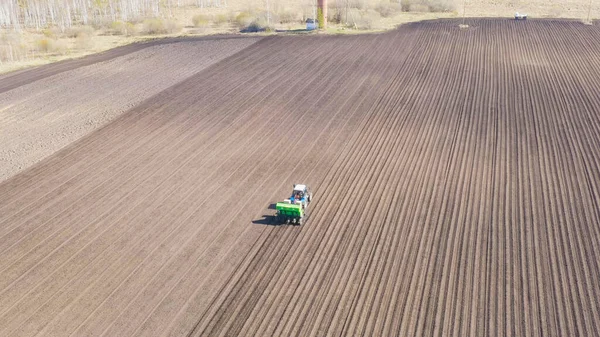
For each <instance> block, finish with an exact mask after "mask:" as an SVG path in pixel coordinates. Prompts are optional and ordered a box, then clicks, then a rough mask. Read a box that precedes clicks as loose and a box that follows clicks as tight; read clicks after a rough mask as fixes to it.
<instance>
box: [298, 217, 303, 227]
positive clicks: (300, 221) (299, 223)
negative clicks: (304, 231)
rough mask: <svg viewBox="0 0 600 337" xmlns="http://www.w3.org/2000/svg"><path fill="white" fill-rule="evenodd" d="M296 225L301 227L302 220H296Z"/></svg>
mask: <svg viewBox="0 0 600 337" xmlns="http://www.w3.org/2000/svg"><path fill="white" fill-rule="evenodd" d="M297 223H298V226H301V225H302V218H300V219H298V222H297Z"/></svg>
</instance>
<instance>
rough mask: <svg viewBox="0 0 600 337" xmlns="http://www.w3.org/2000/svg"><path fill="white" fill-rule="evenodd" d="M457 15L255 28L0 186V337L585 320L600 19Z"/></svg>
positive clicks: (542, 330) (374, 330) (507, 326)
mask: <svg viewBox="0 0 600 337" xmlns="http://www.w3.org/2000/svg"><path fill="white" fill-rule="evenodd" d="M458 23H460V22H458V21H452V20H447V21H446V20H444V21H433V22H425V23H415V24H410V25H406V26H403V27H401V28H400V29H399V30H397V31H394V32H390V33H386V34H381V35H361V36H302V37H268V38H265V39H262V40H261V41H259V42H257V43H254V44H252V45H251V46H249V47H248V48H246V49H244V50H242V51H241V52H239V53H237V54H235V55H233V56H231V57H229V58H227V59H226V60H225V61H222V62H219V63H216V64H214V65H212V66H210V67H208V68H206V69H204V70H203V71H201V72H199V73H198V74H197V75H194V76H192V77H190V78H189V79H187V80H185V81H183V82H181V83H179V84H177V85H174V86H172V87H170V88H168V89H167V90H165V91H163V92H161V93H159V94H157V95H155V96H153V97H152V98H150V99H148V100H146V101H144V102H143V103H141V104H138V105H136V106H135V107H133V108H132V109H131V110H130V111H128V112H126V113H124V114H122V115H121V116H120V117H118V118H117V119H116V120H114V121H113V122H112V123H110V124H108V125H106V126H104V127H102V128H101V129H99V130H97V131H95V132H93V133H92V134H90V135H88V136H86V137H85V138H83V139H81V140H79V141H77V142H74V143H72V144H71V145H69V146H68V147H67V148H66V149H63V150H61V151H59V152H58V153H56V154H55V155H53V156H51V157H49V158H47V159H46V160H44V161H43V162H41V163H39V164H37V165H35V166H33V167H31V168H29V169H27V170H25V171H24V172H22V173H20V174H18V175H16V176H14V177H12V178H10V179H8V180H6V181H4V182H3V183H0V254H2V256H3V258H2V259H0V335H10V336H35V335H39V336H46V335H48V336H69V335H72V336H88V335H93V336H101V335H103V336H129V335H136V336H137V335H143V336H207V335H208V336H213V335H214V336H216V335H228V336H235V335H257V336H269V335H278V336H290V335H295V336H317V335H367V336H391V335H398V336H422V335H428V336H430V335H434V336H448V335H453V336H465V335H471V336H492V335H493V336H496V335H502V336H597V335H598V334H599V333H600V314H599V312H600V302H599V301H598V298H600V268H599V263H600V262H599V261H600V244H599V243H600V208H599V207H598V202H599V201H600V172H599V171H598V169H597V167H598V161H599V160H600V146H599V145H600V143H599V142H600V116H599V115H598V111H600V94H599V93H598V90H597V88H599V87H600V57H599V56H598V55H600V54H599V50H598V49H599V48H600V47H599V46H600V29H599V28H597V27H595V26H584V25H582V24H580V23H577V22H561V21H552V20H547V21H527V22H515V21H509V20H468V22H467V23H468V24H469V26H470V28H469V29H468V30H459V28H458ZM307 51H311V52H307ZM293 183H307V184H309V185H310V186H311V187H312V189H313V191H314V201H313V203H312V205H311V217H310V220H309V221H308V222H307V223H306V224H304V225H303V226H275V225H272V224H270V223H269V220H270V217H269V215H271V214H272V210H270V209H269V205H271V204H272V203H273V202H276V201H278V200H280V199H282V198H284V197H286V196H287V195H288V193H289V192H290V189H291V187H292V184H293Z"/></svg>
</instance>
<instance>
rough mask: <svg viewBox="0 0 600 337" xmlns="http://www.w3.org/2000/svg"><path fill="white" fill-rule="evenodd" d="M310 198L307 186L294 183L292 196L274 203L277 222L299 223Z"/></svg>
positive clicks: (310, 194) (303, 216)
mask: <svg viewBox="0 0 600 337" xmlns="http://www.w3.org/2000/svg"><path fill="white" fill-rule="evenodd" d="M311 200H312V193H310V191H309V189H308V186H306V185H301V184H296V185H294V190H293V191H292V196H291V197H290V198H289V199H285V200H284V201H283V202H278V203H277V204H276V205H275V209H276V211H277V213H276V218H277V221H278V222H279V223H293V224H296V225H301V224H302V222H303V221H304V219H305V215H306V208H307V207H308V204H309V203H310V202H311Z"/></svg>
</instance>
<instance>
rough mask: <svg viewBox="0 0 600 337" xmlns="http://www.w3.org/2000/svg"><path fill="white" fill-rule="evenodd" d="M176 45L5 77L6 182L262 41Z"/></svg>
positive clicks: (0, 115) (0, 156)
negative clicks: (119, 117) (154, 98)
mask: <svg viewBox="0 0 600 337" xmlns="http://www.w3.org/2000/svg"><path fill="white" fill-rule="evenodd" d="M177 41H178V39H168V40H157V41H154V42H150V43H143V44H142V43H140V44H132V45H129V46H125V47H120V48H116V49H114V50H111V51H108V52H105V53H102V54H97V55H93V56H90V57H87V58H83V59H79V60H74V61H68V62H61V63H59V64H53V65H48V66H43V67H39V68H36V69H32V70H27V71H22V72H18V73H16V74H8V75H4V76H3V77H0V182H1V181H3V180H6V179H8V178H9V177H11V176H13V175H15V174H16V173H18V172H19V171H21V170H23V169H24V168H27V167H29V166H31V165H33V164H35V163H37V162H39V161H40V160H42V159H44V158H46V157H48V156H50V155H52V154H53V153H55V152H56V151H58V150H60V149H62V148H63V147H65V146H67V145H69V144H70V143H72V142H74V141H75V140H77V139H79V138H81V137H83V136H85V135H87V134H89V133H91V132H92V131H94V130H95V129H97V128H98V127H100V126H102V125H104V124H106V123H108V122H110V121H112V120H114V119H115V118H116V117H117V116H119V115H120V114H122V113H123V112H125V111H127V110H129V109H130V108H132V107H134V106H136V105H138V104H140V103H141V102H142V101H144V100H145V99H147V98H150V97H152V96H154V95H155V94H157V93H159V92H161V91H163V90H164V89H167V88H169V87H171V86H173V85H175V84H177V83H179V82H181V81H183V80H185V79H186V78H189V77H190V76H193V75H195V74H197V73H199V72H200V71H202V70H203V69H205V68H207V67H209V66H210V65H212V64H215V63H216V62H218V61H220V60H222V59H224V58H226V57H227V56H229V55H232V54H235V53H236V52H238V51H240V50H242V49H244V48H245V47H247V46H249V45H251V44H252V43H254V42H256V41H258V39H257V38H236V39H233V38H230V39H219V40H209V39H191V41H188V42H179V43H178V42H177Z"/></svg>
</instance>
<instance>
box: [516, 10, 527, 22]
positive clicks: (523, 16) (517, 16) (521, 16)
mask: <svg viewBox="0 0 600 337" xmlns="http://www.w3.org/2000/svg"><path fill="white" fill-rule="evenodd" d="M515 20H527V14H521V13H519V12H516V13H515Z"/></svg>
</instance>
